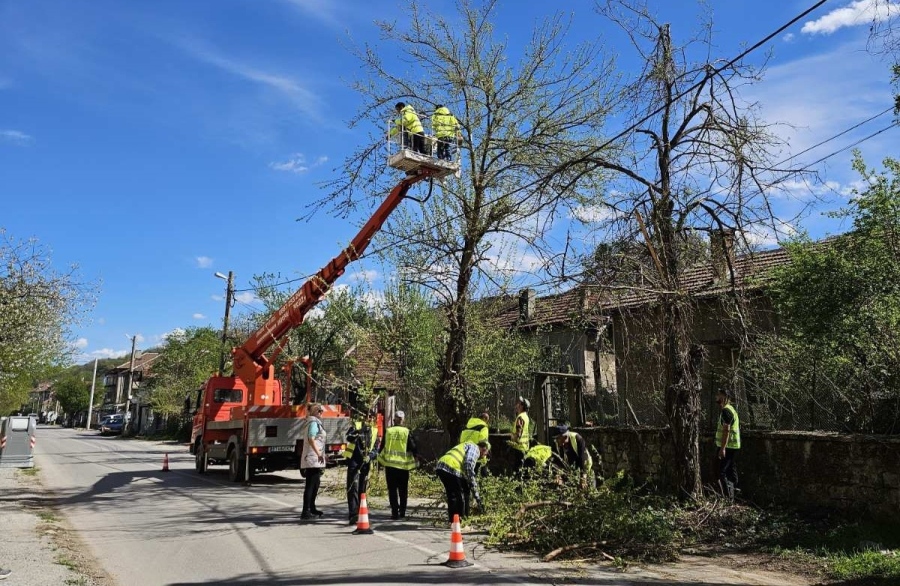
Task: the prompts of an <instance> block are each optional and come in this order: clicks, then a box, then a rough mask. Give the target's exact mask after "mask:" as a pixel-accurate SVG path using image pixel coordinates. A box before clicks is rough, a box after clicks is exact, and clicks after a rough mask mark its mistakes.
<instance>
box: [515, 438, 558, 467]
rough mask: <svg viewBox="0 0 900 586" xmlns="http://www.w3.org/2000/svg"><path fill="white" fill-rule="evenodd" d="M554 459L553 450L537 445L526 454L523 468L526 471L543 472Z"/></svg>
mask: <svg viewBox="0 0 900 586" xmlns="http://www.w3.org/2000/svg"><path fill="white" fill-rule="evenodd" d="M552 457H553V449H552V448H551V447H550V446H545V445H543V444H535V445H533V446H531V449H529V450H528V453H526V454H525V460H524V461H523V462H522V467H523V468H524V469H525V470H543V469H544V466H546V465H547V462H549V461H550V458H552Z"/></svg>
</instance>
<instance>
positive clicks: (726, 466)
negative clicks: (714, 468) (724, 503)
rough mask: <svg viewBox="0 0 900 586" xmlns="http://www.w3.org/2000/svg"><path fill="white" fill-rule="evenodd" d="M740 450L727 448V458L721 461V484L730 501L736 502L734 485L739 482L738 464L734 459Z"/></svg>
mask: <svg viewBox="0 0 900 586" xmlns="http://www.w3.org/2000/svg"><path fill="white" fill-rule="evenodd" d="M737 453H738V450H735V449H733V448H725V457H724V458H722V459H721V460H719V484H720V485H721V486H722V491H723V492H724V493H725V496H727V497H728V498H729V500H734V485H735V484H737V482H738V474H737V464H736V463H735V461H734V457H735V456H736V455H737Z"/></svg>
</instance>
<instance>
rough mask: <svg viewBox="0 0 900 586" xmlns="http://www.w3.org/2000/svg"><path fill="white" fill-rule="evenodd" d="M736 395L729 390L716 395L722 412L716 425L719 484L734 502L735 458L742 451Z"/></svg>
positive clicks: (736, 476) (735, 481)
mask: <svg viewBox="0 0 900 586" xmlns="http://www.w3.org/2000/svg"><path fill="white" fill-rule="evenodd" d="M732 401H734V394H733V392H732V391H731V390H730V389H729V390H724V389H723V390H719V391H718V392H717V393H716V404H717V405H718V406H719V408H720V409H721V410H722V411H721V412H720V413H719V422H718V424H717V425H716V448H718V455H719V484H720V485H721V488H722V490H723V493H724V494H725V496H727V497H728V500H732V501H733V500H734V491H735V488H734V485H735V484H737V481H738V475H737V465H736V464H735V461H734V459H735V456H736V455H737V452H738V450H740V449H741V421H740V418H739V417H738V412H737V409H735V408H734V405H732V404H731V403H732Z"/></svg>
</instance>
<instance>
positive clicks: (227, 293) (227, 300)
mask: <svg viewBox="0 0 900 586" xmlns="http://www.w3.org/2000/svg"><path fill="white" fill-rule="evenodd" d="M216 277H218V278H220V279H224V278H225V275H223V274H222V273H216ZM233 295H234V271H228V285H227V286H226V288H225V321H224V322H223V324H222V351H221V353H220V354H219V374H220V375H224V374H225V353H226V352H227V351H228V347H227V343H228V318H229V317H230V316H231V298H232V296H233Z"/></svg>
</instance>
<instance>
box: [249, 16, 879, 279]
mask: <svg viewBox="0 0 900 586" xmlns="http://www.w3.org/2000/svg"><path fill="white" fill-rule="evenodd" d="M826 2H828V0H819V1H818V2H816V3H815V4H813V5H812V6H810V7H809V8H807V9H806V10H804V11H803V12H801V13H800V14H798V15H797V16H795V17H793V18H792V19H791V20H789V21H788V22H786V23H785V24H783V25H781V26H780V27H778V28H777V29H776V30H775V31H773V32H771V33H770V34H768V35H766V36H765V37H763V38H762V39H760V40H759V41H757V42H756V43H754V44H753V45H751V46H750V47H748V48H747V49H745V50H744V51H742V52H741V53H740V54H738V55H737V56H736V57H734V58H732V59H730V60H729V61H727V62H726V63H725V64H724V65H720V66H719V67H716V68H714V69H712V71H711V73H710V74H708V75H707V76H705V77H704V78H703V79H702V80H701V81H698V82H696V83H695V84H693V85H692V86H690V87H689V88H687V89H686V90H684V91H682V92H680V93H678V94H676V96H675V97H674V100H676V101H677V100H680V99H681V98H683V97H685V96H686V95H688V94H690V93H691V92H693V91H694V90H696V89H697V88H699V87H701V86H702V84H703V83H705V82H706V79H708V78H709V77H711V76H713V75H717V74H719V73H721V72H722V71H725V70H726V69H728V68H729V67H731V66H733V65H734V64H735V63H737V62H739V61H740V60H742V59H744V58H745V57H747V56H748V55H750V54H751V53H753V52H754V51H756V50H757V49H759V48H760V47H762V46H763V45H765V44H766V43H768V42H769V41H770V40H772V39H773V38H775V37H776V36H778V35H779V34H781V33H782V32H784V31H785V30H786V29H788V28H790V27H791V26H793V25H794V24H796V23H797V22H798V21H800V20H802V19H803V18H805V17H806V16H807V15H809V14H810V13H812V12H814V11H815V10H817V9H818V8H819V7H821V6H822V5H823V4H825V3H826ZM664 109H665V106H660V107H659V108H657V109H656V110H654V111H652V112H651V113H649V114H647V115H646V116H645V117H643V118H642V119H640V120H638V121H637V122H635V123H633V124H632V125H630V126H628V127H627V128H625V129H624V130H622V131H621V132H619V133H618V134H616V135H615V136H613V137H612V138H609V139H607V140H606V141H604V142H603V143H602V144H601V145H600V146H598V147H595V148H594V149H592V150H591V152H590V154H588V155H586V156H585V157H582V159H589V158H590V157H592V156H594V155H595V154H596V153H598V152H601V151H602V150H603V149H605V148H607V147H608V146H610V145H611V144H613V143H614V142H615V141H617V140H619V139H621V138H624V137H625V136H627V135H629V134H631V133H633V132H634V131H635V130H637V128H638V127H639V126H641V125H642V124H644V123H645V122H647V121H648V120H650V119H651V118H653V117H654V116H656V115H657V114H659V113H660V112H662V111H663V110H664ZM882 114H883V113H882ZM879 115H881V114H879ZM876 117H877V116H876ZM864 123H865V122H862V123H860V124H864ZM850 130H852V128H850V129H847V130H845V131H843V132H842V133H841V134H844V133H846V132H849V131H850ZM837 136H840V135H835V136H834V137H832V138H831V139H828V140H833V139H834V138H837ZM825 142H827V140H826V141H825ZM817 146H819V145H817ZM803 152H806V151H803ZM799 154H802V153H798V155H799ZM798 155H794V156H795V157H796V156H798ZM788 160H790V159H788ZM505 196H506V195H504V196H500V197H498V198H496V199H494V200H489V201H487V202H485V204H484V205H485V206H489V205H491V204H493V203H496V202H498V201H500V200H501V199H503V197H505ZM461 217H462V215H460V214H458V215H456V216H452V217H449V218H447V219H445V220H442V221H440V222H438V223H436V224H432V225H430V226H426V227H424V228H422V229H421V230H417V231H415V232H414V233H413V234H410V235H409V236H407V237H405V238H402V239H400V240H398V241H395V242H393V243H392V244H391V245H389V246H385V247H382V248H378V249H375V250H372V251H369V252H367V253H365V254H363V255H361V256H360V257H359V258H360V259H362V258H366V257H369V256H373V255H376V254H378V253H380V252H382V251H384V250H386V249H388V248H390V247H392V246H396V245H397V243H398V242H402V241H403V240H407V241H408V240H410V238H412V237H413V236H422V235H425V234H427V233H429V232H430V231H431V230H433V229H435V228H437V227H439V226H442V225H445V224H448V223H450V222H453V221H455V220H457V219H459V218H461ZM315 274H316V273H310V274H308V275H304V276H301V277H296V278H294V279H287V280H285V281H281V282H279V283H275V284H273V285H271V287H282V286H284V285H290V284H292V283H297V282H299V281H304V280H307V279H309V278H310V277H312V276H314V275H315ZM255 290H256V289H255V288H252V287H251V288H246V289H235V290H234V291H235V292H236V293H240V292H245V291H255Z"/></svg>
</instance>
